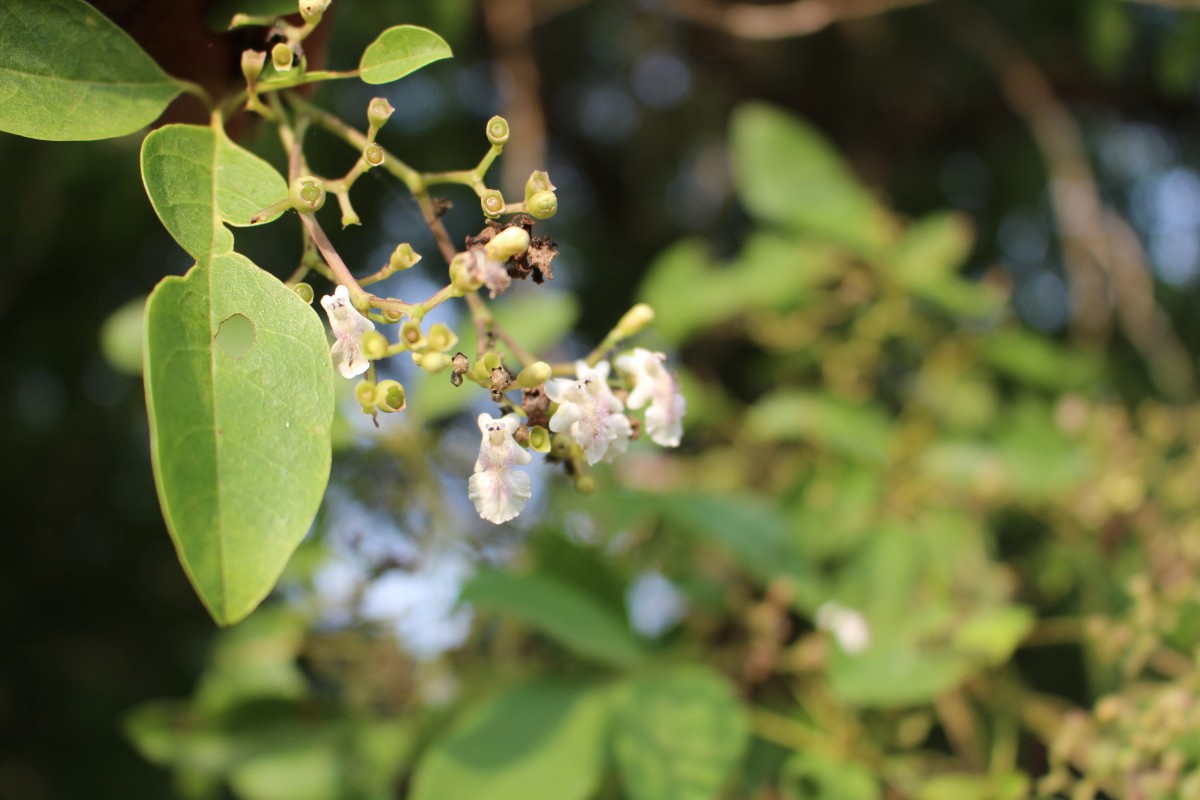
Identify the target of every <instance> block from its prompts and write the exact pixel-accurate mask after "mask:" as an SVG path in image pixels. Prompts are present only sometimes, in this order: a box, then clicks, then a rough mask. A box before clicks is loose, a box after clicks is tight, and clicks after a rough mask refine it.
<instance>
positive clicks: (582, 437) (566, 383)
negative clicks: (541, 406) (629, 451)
mask: <svg viewBox="0 0 1200 800" xmlns="http://www.w3.org/2000/svg"><path fill="white" fill-rule="evenodd" d="M609 369H610V367H609V365H608V362H607V361H601V362H600V363H599V364H597V365H596V366H594V367H589V366H588V365H587V362H586V361H576V362H575V375H576V379H575V380H573V381H572V380H566V379H564V378H557V379H555V380H552V381H548V382H547V383H546V394H547V395H548V396H549V397H550V399H551V400H553V401H554V402H556V403H558V411H556V412H554V416H553V417H551V418H550V430H552V431H554V432H555V433H558V432H560V431H566V432H567V433H568V434H569V435H570V436H571V437H573V438H574V439H575V441H576V442H578V444H579V446H580V448H582V449H583V454H584V456H585V457H586V458H587V461H588V463H589V464H595V463H596V462H597V461H599V460H601V459H605V460H607V461H611V460H613V459H614V458H616V457H617V456H619V455H620V454H621V453H624V452H625V450H626V448H627V447H629V437H630V436H632V435H633V429H632V428H630V427H629V419H628V417H626V416H625V415H624V414H622V413H621V412H622V411H624V410H625V406H624V405H622V404H621V401H620V400H618V399H617V398H616V397H615V396H614V395H613V393H612V391H611V390H610V389H609V388H608V372H609Z"/></svg>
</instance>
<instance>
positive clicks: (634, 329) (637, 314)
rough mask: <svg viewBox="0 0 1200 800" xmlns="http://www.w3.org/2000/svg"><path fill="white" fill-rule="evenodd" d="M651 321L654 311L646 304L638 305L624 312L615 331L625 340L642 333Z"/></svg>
mask: <svg viewBox="0 0 1200 800" xmlns="http://www.w3.org/2000/svg"><path fill="white" fill-rule="evenodd" d="M653 321H654V309H653V308H651V307H650V305H649V304H647V303H638V304H637V305H635V306H634V307H633V308H631V309H629V310H628V311H626V312H625V315H624V316H623V317H621V320H620V322H618V323H617V328H616V330H617V333H618V334H619V335H620V336H621V338H624V339H627V338H629V337H630V336H636V335H638V334H639V333H641V332H642V331H644V330H645V329H646V326H648V325H649V324H650V323H651V322H653Z"/></svg>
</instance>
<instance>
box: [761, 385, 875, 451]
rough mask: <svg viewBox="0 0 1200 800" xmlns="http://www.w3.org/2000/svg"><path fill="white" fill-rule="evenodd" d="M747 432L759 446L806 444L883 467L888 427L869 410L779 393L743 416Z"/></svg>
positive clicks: (815, 396) (822, 398)
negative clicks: (877, 463) (787, 443)
mask: <svg viewBox="0 0 1200 800" xmlns="http://www.w3.org/2000/svg"><path fill="white" fill-rule="evenodd" d="M746 430H747V432H748V433H749V434H750V435H751V436H752V437H754V438H756V439H758V440H760V441H768V442H773V441H804V442H811V443H813V444H816V445H820V446H822V447H825V448H828V449H829V450H832V451H833V452H835V453H841V454H843V455H847V456H854V457H857V458H860V459H864V460H867V461H873V462H879V463H882V462H885V461H886V460H887V458H888V448H889V447H890V444H891V438H892V426H891V423H890V422H889V421H888V418H887V416H886V415H885V414H884V413H883V411H882V410H880V409H879V408H878V407H876V406H873V405H858V404H855V403H851V402H849V401H846V400H841V399H839V398H836V397H833V396H831V395H827V394H820V393H816V392H805V391H799V390H795V389H780V390H778V391H776V392H773V393H771V394H769V395H767V396H766V397H763V398H762V399H761V400H759V401H758V402H757V403H755V404H754V406H753V408H751V409H750V411H749V412H748V413H747V414H746Z"/></svg>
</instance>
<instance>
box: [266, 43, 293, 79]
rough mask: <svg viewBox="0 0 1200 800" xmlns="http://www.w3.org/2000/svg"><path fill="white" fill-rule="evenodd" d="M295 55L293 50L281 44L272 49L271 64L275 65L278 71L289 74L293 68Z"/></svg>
mask: <svg viewBox="0 0 1200 800" xmlns="http://www.w3.org/2000/svg"><path fill="white" fill-rule="evenodd" d="M295 55H296V54H295V53H293V52H292V48H290V47H288V46H287V45H286V44H284V43H283V42H280V43H279V44H277V45H275V46H274V47H272V48H271V63H272V64H274V65H275V69H276V71H278V72H287V71H288V70H289V69H291V68H292V59H293V58H294V57H295Z"/></svg>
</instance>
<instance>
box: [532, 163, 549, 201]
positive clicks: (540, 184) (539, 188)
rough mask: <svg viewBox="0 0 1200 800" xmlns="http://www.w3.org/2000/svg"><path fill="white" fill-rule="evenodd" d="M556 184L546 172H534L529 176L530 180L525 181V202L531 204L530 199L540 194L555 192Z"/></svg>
mask: <svg viewBox="0 0 1200 800" xmlns="http://www.w3.org/2000/svg"><path fill="white" fill-rule="evenodd" d="M553 191H554V184H553V183H551V182H550V173H548V172H546V171H544V170H540V169H538V170H534V171H533V173H532V174H531V175H530V176H529V180H527V181H525V202H526V203H528V202H529V198H531V197H533V196H534V195H535V194H537V193H538V192H553Z"/></svg>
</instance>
